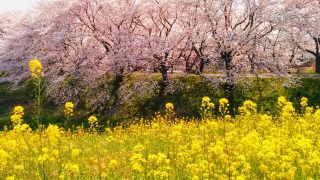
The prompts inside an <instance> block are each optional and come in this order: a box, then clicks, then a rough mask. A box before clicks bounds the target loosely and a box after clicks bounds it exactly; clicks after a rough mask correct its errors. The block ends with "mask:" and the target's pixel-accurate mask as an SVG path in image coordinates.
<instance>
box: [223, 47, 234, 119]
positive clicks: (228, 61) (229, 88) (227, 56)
mask: <svg viewBox="0 0 320 180" xmlns="http://www.w3.org/2000/svg"><path fill="white" fill-rule="evenodd" d="M221 58H222V60H223V61H224V63H225V68H226V71H227V76H226V84H225V92H226V96H227V98H228V100H229V104H230V113H231V114H232V115H233V114H234V88H235V84H234V74H233V65H232V52H222V53H221Z"/></svg>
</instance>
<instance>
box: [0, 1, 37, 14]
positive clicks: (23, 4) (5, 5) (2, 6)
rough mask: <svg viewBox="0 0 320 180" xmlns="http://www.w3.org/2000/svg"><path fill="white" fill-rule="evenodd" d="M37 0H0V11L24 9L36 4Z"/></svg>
mask: <svg viewBox="0 0 320 180" xmlns="http://www.w3.org/2000/svg"><path fill="white" fill-rule="evenodd" d="M36 1H37V0H0V13H1V12H7V11H14V10H15V11H25V10H28V9H30V8H31V7H32V6H34V5H35V4H36Z"/></svg>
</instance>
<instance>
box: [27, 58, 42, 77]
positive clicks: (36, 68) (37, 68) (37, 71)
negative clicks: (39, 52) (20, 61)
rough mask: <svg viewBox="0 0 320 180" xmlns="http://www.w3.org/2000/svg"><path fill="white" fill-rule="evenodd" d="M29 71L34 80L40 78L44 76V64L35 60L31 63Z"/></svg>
mask: <svg viewBox="0 0 320 180" xmlns="http://www.w3.org/2000/svg"><path fill="white" fill-rule="evenodd" d="M29 70H30V72H31V76H32V77H33V78H38V77H40V76H43V75H44V73H43V67H42V64H41V62H40V60H38V59H33V60H30V61H29Z"/></svg>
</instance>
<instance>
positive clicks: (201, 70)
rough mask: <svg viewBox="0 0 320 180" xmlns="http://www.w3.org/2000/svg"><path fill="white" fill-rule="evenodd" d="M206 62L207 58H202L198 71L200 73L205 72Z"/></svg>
mask: <svg viewBox="0 0 320 180" xmlns="http://www.w3.org/2000/svg"><path fill="white" fill-rule="evenodd" d="M205 63H206V61H205V59H204V58H200V65H199V72H198V73H199V74H202V73H203V70H204V65H205Z"/></svg>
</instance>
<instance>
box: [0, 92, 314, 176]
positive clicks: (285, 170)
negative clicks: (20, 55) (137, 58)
mask: <svg viewBox="0 0 320 180" xmlns="http://www.w3.org/2000/svg"><path fill="white" fill-rule="evenodd" d="M275 104H277V106H278V107H279V112H278V115H277V116H270V115H267V114H259V113H258V112H257V110H256V104H255V103H254V102H252V101H245V102H244V103H243V106H242V107H240V108H239V112H241V113H240V114H239V115H237V116H236V117H231V116H230V115H229V112H228V105H229V104H228V100H227V99H221V100H220V101H219V104H218V106H219V107H217V108H218V109H219V112H220V115H219V116H216V115H214V114H213V113H212V110H213V109H215V104H213V103H211V100H210V98H209V97H204V98H203V99H202V106H201V109H202V111H203V119H202V121H199V120H186V119H177V118H174V116H175V115H174V105H173V104H171V103H167V104H166V106H165V109H166V111H165V114H162V115H160V114H159V115H156V116H155V117H154V118H153V119H152V120H150V121H146V120H143V121H140V122H137V123H135V124H133V125H131V126H129V127H126V128H121V127H117V128H115V129H112V130H111V129H108V128H107V129H105V130H104V131H103V132H101V131H97V130H96V127H97V126H98V123H99V121H98V119H97V118H96V117H95V116H91V117H90V118H89V119H88V121H89V124H90V127H88V128H84V127H78V128H77V129H76V130H73V131H71V130H67V131H66V130H64V129H63V128H59V127H58V126H56V125H49V126H48V127H46V128H44V127H43V128H40V129H39V130H37V131H32V130H31V129H30V127H29V126H28V125H27V124H25V123H24V122H23V115H24V112H23V107H19V106H18V107H16V108H15V109H14V110H13V114H12V116H11V120H12V124H13V126H12V127H8V128H7V129H5V130H4V131H2V132H0V177H1V179H319V177H320V145H319V132H320V109H319V108H315V109H314V108H312V107H308V100H307V99H306V98H302V99H301V109H299V110H296V109H294V107H293V106H292V103H290V102H288V101H287V100H286V99H285V97H279V99H278V102H277V103H275ZM65 108H66V110H65V113H66V114H67V115H72V113H73V111H72V108H73V105H72V103H71V102H68V103H67V104H66V107H65ZM142 122H143V123H142Z"/></svg>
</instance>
